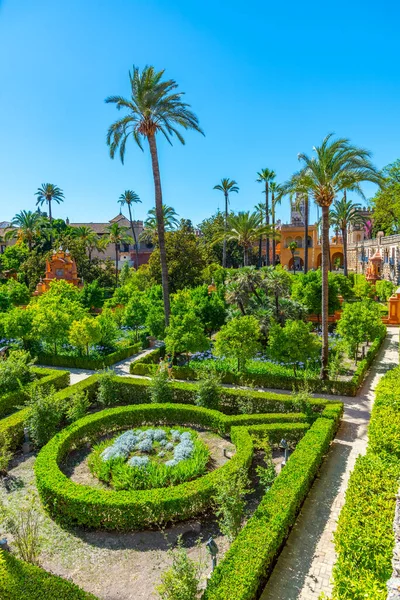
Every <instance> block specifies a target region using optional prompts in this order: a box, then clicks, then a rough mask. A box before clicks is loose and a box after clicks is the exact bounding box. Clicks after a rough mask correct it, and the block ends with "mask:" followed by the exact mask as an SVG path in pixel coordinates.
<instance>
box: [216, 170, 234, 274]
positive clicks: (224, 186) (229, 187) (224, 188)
mask: <svg viewBox="0 0 400 600" xmlns="http://www.w3.org/2000/svg"><path fill="white" fill-rule="evenodd" d="M214 190H219V191H220V192H222V193H223V194H224V197H225V215H224V231H225V232H226V231H227V227H228V205H229V194H230V193H231V192H236V193H238V191H239V186H238V184H237V183H236V181H235V180H234V179H229V178H225V179H221V183H218V184H217V185H214ZM222 266H223V267H224V268H225V267H226V238H224V240H223V246H222Z"/></svg>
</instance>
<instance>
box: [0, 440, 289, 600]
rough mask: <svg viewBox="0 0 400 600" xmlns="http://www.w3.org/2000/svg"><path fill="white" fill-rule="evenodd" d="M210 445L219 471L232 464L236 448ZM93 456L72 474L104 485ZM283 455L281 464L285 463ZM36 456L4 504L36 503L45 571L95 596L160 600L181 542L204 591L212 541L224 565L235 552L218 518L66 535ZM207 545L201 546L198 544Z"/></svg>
mask: <svg viewBox="0 0 400 600" xmlns="http://www.w3.org/2000/svg"><path fill="white" fill-rule="evenodd" d="M200 434H201V436H202V437H203V439H204V441H205V442H206V443H207V444H208V445H209V447H210V450H211V455H212V458H213V461H214V465H213V466H214V468H216V467H218V466H220V465H222V464H223V463H224V462H226V460H229V459H228V458H226V457H225V455H224V449H226V450H229V451H232V449H233V446H232V444H231V443H230V442H229V441H227V440H224V439H223V438H221V437H219V436H217V435H215V434H213V433H210V432H200ZM87 454H88V452H86V453H85V452H84V453H82V454H81V455H80V456H78V455H77V456H75V457H71V460H70V461H69V464H68V465H67V470H68V469H69V470H70V475H71V477H72V478H73V479H74V480H75V481H79V482H82V483H86V484H89V485H90V482H89V478H92V483H93V484H94V485H98V483H96V480H95V478H94V477H92V475H91V474H90V472H89V470H88V468H87V465H86V458H87ZM281 458H282V457H281V456H280V454H279V453H276V455H275V462H276V463H277V465H278V463H279V462H280V461H281ZM261 460H262V456H261V454H260V453H256V455H255V460H254V463H253V467H252V469H251V472H250V479H251V487H252V488H253V489H254V491H253V492H252V493H251V494H250V495H249V497H248V503H247V505H248V506H247V518H248V517H249V516H250V515H251V514H252V513H253V511H254V510H255V508H256V507H257V505H258V503H259V501H260V499H261V497H262V494H263V491H262V490H261V489H260V486H259V485H258V480H257V477H256V475H255V466H256V464H259V463H260V461H261ZM34 462H35V455H33V454H31V455H27V456H22V455H21V456H19V457H17V458H16V459H15V460H14V462H13V465H12V468H11V470H10V473H11V474H12V476H13V477H14V478H15V480H14V481H15V483H14V487H13V489H12V490H11V491H10V492H7V491H6V490H5V489H4V487H1V486H0V501H2V502H4V503H5V504H6V505H8V506H11V507H12V508H14V509H16V510H18V509H19V510H21V509H22V510H23V507H24V506H25V505H26V502H27V501H28V500H29V499H31V501H33V502H34V505H35V508H36V509H37V511H38V513H39V515H40V535H41V537H42V553H41V557H40V564H41V566H42V567H43V568H44V569H46V570H47V571H51V572H52V573H55V574H57V575H61V576H62V577H64V578H67V579H70V580H72V581H73V582H74V583H76V584H77V585H79V586H80V587H82V588H83V589H85V590H87V591H88V592H92V593H93V594H95V595H96V596H97V597H98V598H100V599H102V600H152V599H156V598H159V596H158V594H157V592H156V591H155V586H156V585H157V584H158V583H159V582H160V576H161V574H162V572H163V571H165V570H166V569H167V568H168V567H169V566H170V564H171V557H170V555H169V553H168V550H169V549H171V548H173V547H174V545H175V544H176V542H177V539H178V537H179V536H182V542H183V545H184V546H185V547H186V548H187V549H188V553H189V556H190V557H192V558H196V559H201V560H202V561H203V562H204V576H203V586H205V582H206V577H207V575H208V574H209V573H210V571H211V560H210V557H209V555H208V554H207V552H206V549H205V542H206V541H207V540H208V538H209V537H210V536H211V535H212V536H213V538H214V539H215V541H216V543H217V546H218V548H219V555H218V559H219V560H220V559H221V558H222V557H223V555H224V553H225V552H226V550H227V549H228V547H229V542H228V541H227V539H226V538H225V537H224V536H223V535H221V533H220V531H219V528H218V525H217V523H216V522H215V519H214V517H213V515H212V514H211V513H210V514H208V515H202V516H201V517H200V518H199V519H198V520H191V521H186V522H183V523H179V524H177V525H174V526H171V527H168V528H165V529H164V530H153V531H150V530H147V531H140V532H131V533H117V532H102V531H84V530H81V529H74V530H65V529H62V528H61V527H60V526H59V525H57V524H56V523H54V522H53V521H52V520H51V519H50V518H49V517H48V516H47V515H46V514H45V512H44V511H43V508H42V505H41V502H40V499H39V497H38V494H37V490H36V486H35V477H34V471H33V467H34ZM0 536H1V537H2V536H6V537H7V538H8V540H9V541H10V542H11V546H12V536H11V535H9V534H8V532H7V531H5V530H3V529H2V527H1V525H0ZM199 538H201V540H202V543H201V545H200V546H199V545H198V543H197V542H198V540H199Z"/></svg>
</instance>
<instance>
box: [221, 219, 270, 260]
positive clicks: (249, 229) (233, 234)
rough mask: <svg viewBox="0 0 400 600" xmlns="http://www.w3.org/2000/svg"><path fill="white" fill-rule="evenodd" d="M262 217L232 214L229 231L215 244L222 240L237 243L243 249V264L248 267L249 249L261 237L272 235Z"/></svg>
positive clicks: (229, 220)
mask: <svg viewBox="0 0 400 600" xmlns="http://www.w3.org/2000/svg"><path fill="white" fill-rule="evenodd" d="M262 221H263V219H262V216H261V215H260V214H259V213H257V212H254V213H250V211H247V212H239V213H238V214H237V215H234V214H231V215H230V216H229V218H228V223H227V225H228V229H227V231H226V232H225V233H223V234H222V236H221V235H219V236H217V238H216V240H215V242H214V243H217V242H219V241H220V240H221V238H222V239H226V240H228V241H230V242H231V241H235V242H237V243H238V245H239V246H242V248H243V263H244V266H245V267H247V265H248V263H249V249H250V248H251V247H252V246H254V244H255V243H256V242H257V240H258V238H259V237H260V235H272V232H271V228H270V227H269V226H267V225H263V224H262Z"/></svg>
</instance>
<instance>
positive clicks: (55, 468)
mask: <svg viewBox="0 0 400 600" xmlns="http://www.w3.org/2000/svg"><path fill="white" fill-rule="evenodd" d="M275 417H276V415H264V425H254V426H253V427H254V428H255V432H256V430H257V428H261V427H263V428H264V431H263V435H267V436H268V437H269V438H271V441H279V439H281V437H282V435H283V434H284V433H285V434H286V432H287V433H288V439H296V440H297V439H299V438H300V437H301V436H302V435H304V433H305V431H306V430H307V429H308V427H309V425H308V424H307V423H301V422H300V423H288V424H287V425H285V424H283V423H274V420H275ZM271 420H272V424H269V423H270V421H271ZM239 422H240V421H239ZM331 423H332V424H333V422H332V421H331ZM143 424H160V425H165V424H171V425H173V424H181V425H189V426H190V425H200V426H203V427H205V428H207V429H211V430H212V431H215V432H218V433H220V434H224V433H228V432H229V433H230V436H231V439H232V442H233V443H234V444H235V446H236V453H235V454H234V456H233V458H232V459H231V460H230V461H229V462H227V463H225V465H223V466H222V467H220V468H219V469H216V470H215V471H212V472H210V473H208V474H207V475H204V476H203V477H201V478H199V479H197V480H194V481H190V482H186V483H182V484H180V485H177V486H174V487H168V488H159V489H154V490H132V491H119V492H115V491H110V490H101V489H97V488H93V487H90V486H81V485H77V484H76V483H74V482H73V481H71V480H70V479H68V478H67V477H66V476H65V475H64V474H63V473H62V471H61V469H60V464H61V463H62V461H63V459H64V458H65V457H66V455H67V454H68V452H69V451H70V450H71V449H72V448H74V447H75V446H76V445H80V444H82V443H83V442H85V441H87V440H96V439H98V437H99V436H101V435H102V434H104V433H109V432H111V431H115V430H118V429H126V428H128V427H135V426H138V425H143ZM250 429H251V426H248V427H245V426H235V423H234V417H229V418H228V417H226V416H225V415H224V414H222V413H220V412H218V411H214V410H209V409H206V408H200V407H197V406H187V405H179V404H149V405H144V406H142V405H139V406H128V407H119V408H113V409H107V410H104V411H101V412H99V413H95V414H93V415H90V416H87V417H84V418H83V419H81V420H79V421H77V422H76V423H74V424H73V425H71V426H70V427H67V428H66V429H64V430H63V431H62V432H60V433H59V434H57V435H56V436H55V437H54V438H53V439H52V440H50V442H49V443H48V444H47V445H46V446H45V447H44V448H43V449H42V450H41V451H40V453H39V455H38V457H37V460H36V463H35V473H36V482H37V487H38V490H39V494H40V496H41V498H42V501H43V503H44V505H45V507H46V509H47V510H48V512H49V513H50V515H51V516H52V517H53V518H54V519H55V520H57V521H59V522H61V523H63V524H64V525H79V526H83V527H90V528H97V529H118V530H132V529H138V528H142V527H148V526H149V525H153V524H161V523H167V522H169V521H173V520H176V519H178V518H179V519H180V520H182V519H187V518H189V517H192V516H194V515H196V514H198V513H199V512H201V511H203V510H204V509H206V508H208V506H209V505H210V502H211V499H212V497H213V495H214V493H215V489H216V486H217V485H218V481H219V479H220V477H221V475H222V474H224V473H226V472H232V473H233V472H235V471H237V470H238V469H242V468H245V469H248V467H249V466H250V463H251V459H252V455H253V442H252V438H251V436H250V434H249V430H250ZM257 434H258V435H260V432H259V431H257Z"/></svg>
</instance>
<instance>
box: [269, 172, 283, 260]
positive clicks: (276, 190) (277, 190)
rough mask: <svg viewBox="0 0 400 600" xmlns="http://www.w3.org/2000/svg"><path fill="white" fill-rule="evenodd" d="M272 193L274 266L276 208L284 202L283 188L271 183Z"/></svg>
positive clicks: (274, 252)
mask: <svg viewBox="0 0 400 600" xmlns="http://www.w3.org/2000/svg"><path fill="white" fill-rule="evenodd" d="M269 189H270V192H271V221H272V265H273V266H275V263H276V236H275V232H276V229H275V224H276V206H277V204H280V203H281V200H282V186H281V185H279V183H276V181H271V183H270V184H269Z"/></svg>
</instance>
